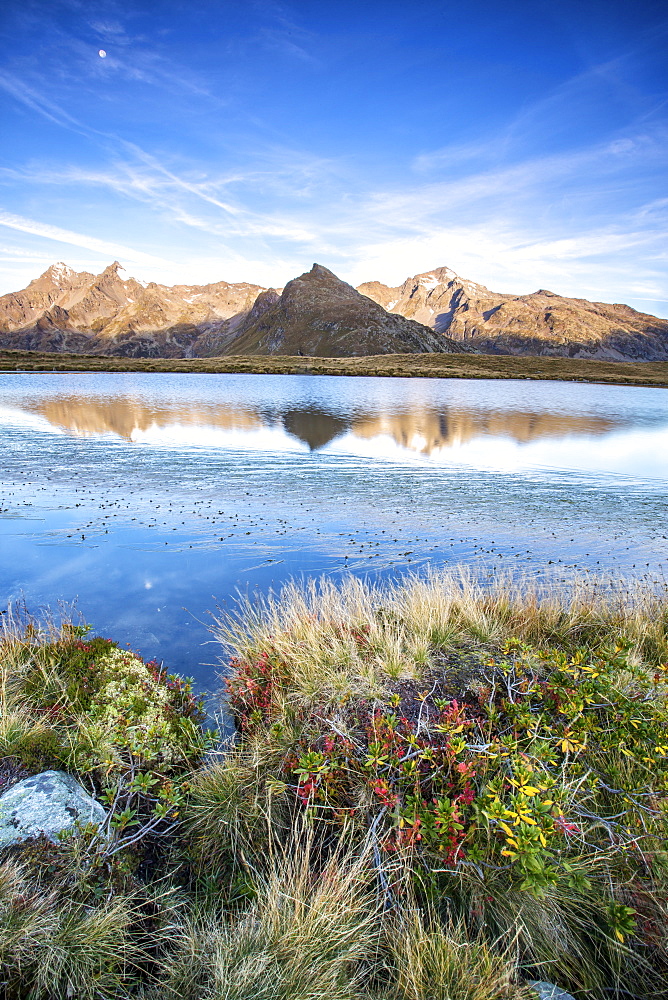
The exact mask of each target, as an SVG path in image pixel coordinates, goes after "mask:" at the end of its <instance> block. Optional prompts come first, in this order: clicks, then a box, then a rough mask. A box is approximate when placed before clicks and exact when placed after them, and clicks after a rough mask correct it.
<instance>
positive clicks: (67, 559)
mask: <svg viewBox="0 0 668 1000" xmlns="http://www.w3.org/2000/svg"><path fill="white" fill-rule="evenodd" d="M0 433H1V437H0V600H1V601H2V602H4V605H5V606H6V602H7V601H8V600H17V599H20V598H24V599H25V600H26V602H27V604H28V606H29V608H31V609H34V610H37V609H39V608H40V607H42V606H44V605H50V606H52V607H55V606H56V605H57V603H58V602H59V601H65V602H72V601H74V600H76V604H77V607H78V609H79V611H80V612H81V613H82V614H83V615H84V617H85V618H86V620H88V621H89V622H91V623H92V624H93V625H94V627H95V630H96V631H97V632H100V633H101V634H104V635H109V636H111V637H113V638H114V639H116V640H118V641H119V642H121V643H128V644H130V645H131V646H132V647H133V648H134V649H137V650H139V651H141V653H142V654H143V655H144V656H145V657H146V658H153V657H155V658H157V659H161V660H164V662H165V665H166V666H167V667H168V668H169V669H171V670H178V671H181V672H184V673H187V674H192V675H194V676H195V677H196V679H197V681H198V684H199V685H200V687H201V688H202V689H206V688H210V687H212V686H214V684H215V682H214V669H215V668H214V665H215V664H216V661H217V656H218V655H219V650H218V648H217V646H216V645H215V644H212V643H211V642H210V638H211V637H210V635H209V632H208V626H209V624H210V622H211V619H210V614H209V613H210V612H212V611H215V610H216V606H217V605H220V606H222V607H230V606H231V605H232V604H233V603H234V597H235V593H236V592H237V591H238V590H240V591H242V592H249V593H252V592H254V591H255V590H266V589H267V588H268V587H270V586H274V587H277V586H280V584H281V583H282V582H283V581H284V580H286V579H287V578H289V577H292V576H297V577H299V576H301V575H320V574H324V573H326V574H330V575H333V576H335V577H339V576H340V575H342V574H344V573H346V572H353V573H356V574H361V575H365V576H368V577H370V578H373V579H375V578H378V577H382V576H384V575H387V574H402V573H405V572H407V571H411V570H418V571H419V570H420V569H421V568H424V567H425V566H427V565H428V564H432V565H434V566H440V565H447V564H453V563H459V562H466V563H469V564H472V565H474V566H475V567H476V568H477V569H479V570H480V572H485V573H486V572H493V571H494V570H495V569H496V568H498V567H507V568H510V569H511V570H512V571H516V570H520V571H524V572H529V573H538V574H542V573H544V572H546V571H547V572H555V571H557V572H558V573H559V575H560V578H562V579H568V576H569V575H572V574H573V573H574V572H582V571H590V572H591V571H594V572H597V573H603V574H608V575H609V574H615V575H616V576H621V577H629V578H630V577H635V576H645V575H647V576H650V577H651V578H659V579H661V578H662V577H665V576H668V540H667V536H668V518H667V511H668V505H667V500H668V390H665V389H643V388H636V387H633V388H630V387H615V386H609V385H605V386H603V385H600V386H599V385H587V384H569V383H564V382H538V381H536V382H520V381H518V382H508V381H499V382H497V381H492V380H489V381H487V380H485V381H477V380H476V381H473V380H471V381H468V380H452V381H448V380H440V379H389V378H353V377H328V376H297V375H182V374H179V375H164V374H146V375H137V374H115V373H108V374H107V373H101V374H79V373H76V374H71V375H68V374H32V373H0Z"/></svg>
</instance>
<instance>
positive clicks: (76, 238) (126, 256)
mask: <svg viewBox="0 0 668 1000" xmlns="http://www.w3.org/2000/svg"><path fill="white" fill-rule="evenodd" d="M0 226H5V227H7V228H8V229H15V230H18V231H19V232H21V233H29V234H30V235H31V236H39V237H41V238H42V239H47V240H54V241H55V242H57V243H66V244H69V245H71V246H75V247H83V248H84V249H86V250H95V251H97V252H98V253H101V254H105V255H106V256H109V257H120V258H122V260H124V261H127V262H129V263H137V264H146V265H153V266H158V267H164V266H173V265H172V262H171V261H168V260H165V258H164V257H156V256H155V255H154V254H149V253H145V252H144V251H142V250H137V249H135V248H134V247H127V246H124V245H123V244H121V243H114V242H112V241H110V240H102V239H99V238H98V237H95V236H87V235H86V234H85V233H75V232H72V231H71V230H69V229H61V228H60V227H59V226H51V225H49V224H48V223H45V222H39V221H35V220H33V219H25V218H23V217H22V216H20V215H12V214H11V213H9V212H3V211H2V210H0Z"/></svg>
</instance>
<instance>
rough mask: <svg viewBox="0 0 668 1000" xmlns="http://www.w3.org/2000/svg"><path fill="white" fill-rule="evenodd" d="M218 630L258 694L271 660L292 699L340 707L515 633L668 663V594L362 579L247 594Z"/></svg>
mask: <svg viewBox="0 0 668 1000" xmlns="http://www.w3.org/2000/svg"><path fill="white" fill-rule="evenodd" d="M213 632H214V635H215V636H216V637H217V638H218V639H219V641H220V642H221V643H222V644H223V646H224V647H225V648H226V649H227V650H229V651H231V652H232V654H233V656H234V657H235V658H236V659H237V660H238V661H240V662H242V663H243V664H244V665H245V666H246V668H247V671H246V672H247V676H246V675H244V676H243V677H241V673H243V672H240V671H239V670H236V669H235V664H234V662H233V664H232V671H231V678H230V680H231V683H232V684H233V685H235V684H236V685H237V688H238V690H239V692H240V694H242V693H243V691H242V687H243V684H244V683H245V684H246V685H249V690H250V688H252V686H253V682H254V681H256V680H258V678H256V677H254V676H250V673H248V665H249V664H250V663H255V664H256V672H258V673H260V674H261V669H262V660H267V661H268V663H269V667H270V669H271V670H272V676H273V677H274V678H275V680H276V683H275V684H273V685H272V692H273V695H272V696H273V697H275V698H280V699H282V700H283V702H284V703H285V704H286V705H292V706H295V705H304V704H310V705H313V704H318V705H323V704H330V705H331V704H335V703H341V702H344V701H345V700H346V699H350V698H373V697H377V696H380V695H382V694H383V693H387V692H388V691H389V690H390V689H391V685H392V682H393V681H396V680H398V679H407V678H414V679H420V678H423V677H425V676H427V675H428V673H429V670H430V668H431V667H432V666H434V665H435V664H437V663H438V654H440V653H443V652H447V651H457V650H460V649H461V648H462V647H464V648H466V649H467V650H469V651H473V652H479V653H481V654H483V655H487V654H488V653H489V652H491V651H494V650H496V649H498V648H499V647H500V646H501V645H502V644H503V643H504V642H505V641H506V640H507V639H508V638H515V639H519V640H521V641H523V642H526V643H529V644H531V645H534V646H537V647H543V646H549V647H552V648H556V649H559V650H563V651H564V652H567V653H568V652H572V651H574V650H576V649H578V648H580V647H583V646H589V647H592V648H593V647H600V646H602V645H605V644H606V643H612V644H613V645H614V643H616V642H617V640H618V639H620V638H623V639H624V640H625V641H627V642H628V643H629V655H630V658H631V659H632V660H633V661H645V662H652V663H655V662H656V661H657V660H661V659H664V660H665V659H668V602H667V601H666V594H665V593H659V594H657V593H655V592H653V591H652V590H651V589H650V588H648V587H644V586H643V585H642V584H640V583H639V584H637V585H635V586H633V587H630V588H629V587H625V588H621V587H616V588H615V587H613V586H611V585H610V584H607V585H606V584H604V583H602V582H601V581H598V580H596V579H591V578H581V579H575V580H573V581H571V582H570V583H568V584H563V583H560V584H557V583H555V584H554V585H552V586H551V585H550V584H549V583H542V584H541V583H539V582H536V581H528V580H515V579H513V578H511V577H496V578H494V579H493V580H482V579H478V578H476V577H474V576H473V574H472V573H471V572H470V571H468V570H467V569H466V568H465V567H458V568H455V569H453V570H438V571H436V570H434V571H430V572H427V573H426V574H425V575H423V576H418V575H414V576H408V577H405V578H403V579H401V580H398V581H394V582H389V583H383V584H372V583H368V582H366V581H363V580H360V579H358V578H356V577H352V576H351V577H348V578H346V579H344V580H343V582H342V583H340V584H337V583H335V582H334V581H332V580H329V579H327V578H322V579H320V580H313V579H311V580H308V581H307V582H306V583H305V584H303V585H301V584H298V583H294V582H291V583H288V584H287V585H286V586H285V587H284V588H283V589H282V590H281V591H280V593H278V594H270V595H269V596H268V597H266V598H262V597H258V596H255V597H253V598H252V599H250V598H246V599H242V600H241V601H240V604H239V608H238V609H237V611H236V612H235V613H233V614H230V613H226V614H221V615H219V616H218V618H217V619H216V620H215V625H214V629H213ZM278 664H280V671H281V672H280V675H279V674H278V673H277V670H279V667H278ZM232 693H233V695H234V691H233V692H232Z"/></svg>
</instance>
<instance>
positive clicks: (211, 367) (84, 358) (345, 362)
mask: <svg viewBox="0 0 668 1000" xmlns="http://www.w3.org/2000/svg"><path fill="white" fill-rule="evenodd" d="M0 371H44V372H49V371H93V372H102V371H108V372H213V373H218V372H238V373H255V374H277V375H278V374H280V375H285V374H291V375H292V374H294V375H299V374H312V375H383V376H390V377H397V378H419V377H424V378H495V379H556V380H558V381H566V382H603V383H611V384H615V385H646V386H664V387H665V386H668V362H626V361H624V362H622V361H619V362H616V361H615V362H610V361H579V360H574V359H567V358H545V357H510V356H508V355H491V354H382V355H374V356H372V357H365V358H309V357H276V356H274V357H263V358H260V357H232V356H230V357H220V358H194V359H192V360H183V359H167V358H116V357H113V358H110V357H99V356H93V355H82V354H46V353H40V352H36V351H7V350H0Z"/></svg>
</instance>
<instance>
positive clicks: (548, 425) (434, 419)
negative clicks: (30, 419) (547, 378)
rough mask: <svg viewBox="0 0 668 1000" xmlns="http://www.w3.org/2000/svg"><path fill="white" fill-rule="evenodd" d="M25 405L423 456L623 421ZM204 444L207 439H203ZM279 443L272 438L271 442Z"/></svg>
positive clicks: (125, 404)
mask: <svg viewBox="0 0 668 1000" xmlns="http://www.w3.org/2000/svg"><path fill="white" fill-rule="evenodd" d="M30 410H31V411H32V412H33V413H35V414H38V415H40V416H42V417H44V418H45V419H46V420H47V421H48V422H49V423H50V424H51V425H52V426H54V427H58V428H62V429H63V430H65V431H67V432H69V433H71V434H76V435H79V436H82V437H93V436H95V435H105V434H113V435H117V436H118V437H121V438H124V439H125V440H126V441H138V440H140V439H141V438H142V435H144V434H145V433H146V432H148V431H150V430H154V431H155V430H160V429H163V430H164V429H168V428H169V429H171V430H172V431H174V430H175V429H177V428H180V429H181V430H185V429H190V430H191V431H193V432H195V433H193V435H192V441H191V443H192V444H197V434H196V431H197V429H198V428H199V429H205V428H206V429H210V430H215V429H220V430H224V431H227V432H238V433H239V435H244V434H246V433H247V432H249V431H258V430H261V429H271V430H273V431H277V430H278V431H283V433H284V435H285V437H286V441H285V445H286V447H289V441H288V440H287V438H288V436H290V437H292V438H297V439H298V440H299V441H302V442H304V443H305V444H306V445H308V447H309V449H310V450H311V451H318V450H320V449H321V448H324V447H325V446H326V445H328V444H329V443H330V442H332V441H334V440H336V439H337V438H340V437H342V436H343V435H344V434H351V435H352V436H353V437H356V438H360V439H364V440H373V439H374V438H379V437H386V438H391V439H392V440H393V441H394V442H395V443H396V444H397V445H398V446H399V447H400V448H402V449H406V450H408V451H412V452H419V453H422V454H425V455H433V454H434V453H436V452H438V451H439V450H441V449H447V448H452V447H455V446H460V445H462V444H465V443H467V442H470V441H473V440H474V439H475V438H478V437H490V436H491V437H504V438H509V439H511V440H513V441H516V442H518V443H526V442H529V441H537V440H540V439H541V438H562V437H568V436H581V435H595V436H600V435H603V434H608V433H610V432H611V431H613V430H616V429H617V428H619V427H620V426H623V421H621V420H615V419H613V418H611V417H607V416H605V417H604V416H598V415H595V414H572V413H550V412H547V413H546V412H542V413H541V412H538V413H536V412H530V411H522V410H519V411H518V410H513V409H508V410H503V409H497V408H495V409H489V410H484V409H480V408H466V407H462V406H439V407H430V406H425V405H415V406H414V407H413V408H410V409H409V410H405V409H402V410H399V411H395V412H393V411H392V410H390V409H385V410H384V411H382V410H381V411H380V412H378V411H377V410H376V411H375V412H374V411H367V412H364V411H362V412H357V413H352V414H340V413H333V412H331V411H329V410H327V409H323V408H321V407H318V406H317V405H313V404H311V405H309V406H303V407H299V408H293V407H290V406H286V407H284V408H283V407H277V408H276V409H271V410H267V409H266V408H264V409H263V408H259V407H255V406H253V405H248V406H240V405H239V404H238V403H237V402H236V401H235V402H234V403H233V404H229V405H225V404H221V405H218V406H215V407H211V406H201V407H197V408H196V407H187V408H184V407H179V406H167V405H166V406H162V407H159V408H158V407H155V406H152V405H147V404H145V403H143V402H142V401H141V399H138V398H136V397H134V398H133V397H121V398H119V397H116V398H104V397H100V398H91V397H90V396H77V395H70V396H66V397H63V396H60V397H58V398H57V399H46V400H34V401H31V405H30ZM207 443H210V441H209V439H207ZM277 444H279V445H280V437H279V439H278V441H277V439H276V437H275V436H274V437H273V438H272V445H273V447H276V446H277Z"/></svg>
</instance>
